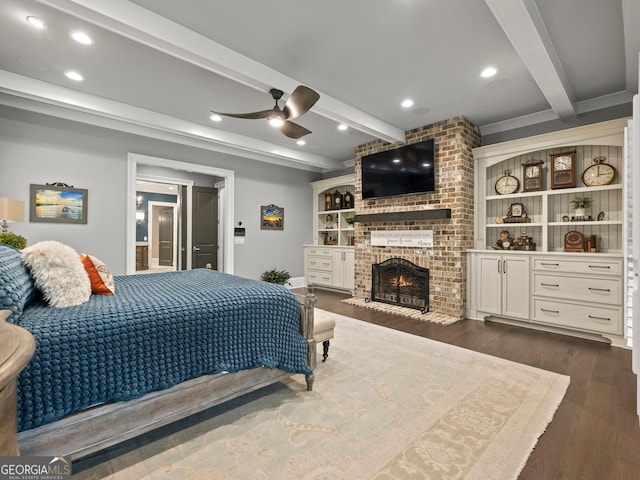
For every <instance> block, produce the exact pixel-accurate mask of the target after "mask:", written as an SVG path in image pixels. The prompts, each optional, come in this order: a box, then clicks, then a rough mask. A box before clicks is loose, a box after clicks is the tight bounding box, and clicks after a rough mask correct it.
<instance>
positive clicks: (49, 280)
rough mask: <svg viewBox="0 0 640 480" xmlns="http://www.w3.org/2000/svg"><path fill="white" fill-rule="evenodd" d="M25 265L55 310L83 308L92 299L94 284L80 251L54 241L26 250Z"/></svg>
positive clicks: (24, 253)
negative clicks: (81, 258) (81, 305)
mask: <svg viewBox="0 0 640 480" xmlns="http://www.w3.org/2000/svg"><path fill="white" fill-rule="evenodd" d="M22 261H23V262H24V264H25V265H26V266H27V267H29V269H30V270H31V275H32V276H33V280H34V282H35V284H36V287H38V288H39V289H40V290H41V291H42V294H43V295H44V298H45V300H47V302H48V303H49V305H51V306H52V307H58V308H61V307H71V306H73V305H80V304H82V303H84V302H86V301H87V300H89V297H90V296H91V282H90V281H89V276H88V275H87V272H86V270H85V269H84V266H83V265H82V262H81V261H80V257H79V256H78V254H77V253H76V251H75V250H74V249H73V248H71V247H69V246H67V245H64V244H63V243H60V242H56V241H54V240H47V241H44V242H38V243H36V244H35V245H32V246H31V247H27V248H25V249H24V250H22Z"/></svg>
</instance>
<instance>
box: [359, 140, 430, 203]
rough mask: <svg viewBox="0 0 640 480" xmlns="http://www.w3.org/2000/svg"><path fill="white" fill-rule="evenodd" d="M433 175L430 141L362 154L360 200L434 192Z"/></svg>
mask: <svg viewBox="0 0 640 480" xmlns="http://www.w3.org/2000/svg"><path fill="white" fill-rule="evenodd" d="M435 172H436V156H435V149H434V141H433V139H431V140H426V141H424V142H420V143H414V144H411V145H405V146H403V147H400V148H396V149H394V150H387V151H385V152H378V153H374V154H371V155H365V156H364V157H362V159H361V173H362V177H361V178H362V198H363V199H368V198H383V197H395V196H398V195H411V194H417V193H429V192H435V190H436V173H435Z"/></svg>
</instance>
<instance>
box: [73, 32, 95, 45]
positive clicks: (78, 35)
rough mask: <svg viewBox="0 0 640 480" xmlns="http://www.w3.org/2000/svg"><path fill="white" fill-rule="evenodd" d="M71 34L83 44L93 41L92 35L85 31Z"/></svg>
mask: <svg viewBox="0 0 640 480" xmlns="http://www.w3.org/2000/svg"><path fill="white" fill-rule="evenodd" d="M70 35H71V38H73V39H74V40H75V41H76V42H78V43H82V44H83V45H91V44H92V43H93V40H92V39H91V37H90V36H89V35H87V34H86V33H84V32H71V33H70Z"/></svg>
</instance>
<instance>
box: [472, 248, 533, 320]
mask: <svg viewBox="0 0 640 480" xmlns="http://www.w3.org/2000/svg"><path fill="white" fill-rule="evenodd" d="M477 265H478V275H479V277H480V278H481V279H482V281H481V282H479V284H478V289H479V290H478V304H479V309H480V310H481V311H483V312H486V313H488V314H492V315H506V316H508V317H513V318H522V319H528V318H529V257H528V256H526V255H500V254H482V255H478V258H477Z"/></svg>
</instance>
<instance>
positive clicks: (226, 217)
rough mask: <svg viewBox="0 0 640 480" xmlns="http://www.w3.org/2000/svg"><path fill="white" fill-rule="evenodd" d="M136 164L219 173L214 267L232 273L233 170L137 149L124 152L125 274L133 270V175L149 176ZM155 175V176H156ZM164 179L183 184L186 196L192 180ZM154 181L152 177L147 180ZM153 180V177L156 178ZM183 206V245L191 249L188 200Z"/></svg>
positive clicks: (134, 189) (206, 173)
mask: <svg viewBox="0 0 640 480" xmlns="http://www.w3.org/2000/svg"><path fill="white" fill-rule="evenodd" d="M138 165H147V166H153V167H163V168H169V169H173V170H179V171H188V172H193V173H201V174H204V175H210V176H214V177H222V179H223V180H222V181H220V182H216V184H215V186H216V187H217V188H218V197H219V204H218V211H219V226H220V231H219V233H218V235H219V247H220V252H221V253H220V255H219V258H220V259H221V260H222V261H221V262H219V264H218V270H219V271H221V272H224V273H230V274H233V272H234V258H235V248H234V242H233V232H234V229H233V226H234V215H233V208H234V188H235V172H234V171H233V170H227V169H224V168H218V167H211V166H207V165H200V164H196V163H188V162H180V161H177V160H171V159H167V158H159V157H151V156H148V155H141V154H138V153H127V202H126V204H127V212H126V222H127V228H126V252H125V259H126V272H127V275H131V274H134V273H135V271H136V256H135V247H136V228H135V227H136V179H142V178H145V179H150V178H153V177H152V176H150V175H145V174H140V175H138ZM156 178H158V177H156ZM163 178H164V182H165V183H167V182H168V183H173V184H175V185H187V197H190V195H191V190H192V188H191V187H192V186H193V182H188V181H185V180H184V179H179V178H167V177H163ZM150 181H154V180H150ZM156 181H157V180H156ZM183 201H184V203H186V208H187V226H186V228H187V245H185V246H184V247H185V248H187V250H188V251H191V247H192V241H191V219H190V216H191V201H190V200H189V199H187V200H183ZM186 268H187V269H191V258H190V255H187V266H186Z"/></svg>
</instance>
